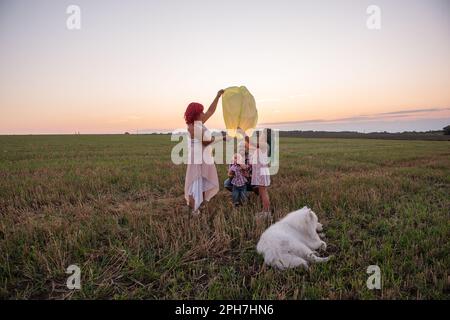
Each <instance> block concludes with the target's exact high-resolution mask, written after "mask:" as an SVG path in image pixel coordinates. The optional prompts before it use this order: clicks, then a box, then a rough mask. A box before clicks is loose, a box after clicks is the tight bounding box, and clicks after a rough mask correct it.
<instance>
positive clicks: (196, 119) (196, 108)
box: [184, 90, 224, 215]
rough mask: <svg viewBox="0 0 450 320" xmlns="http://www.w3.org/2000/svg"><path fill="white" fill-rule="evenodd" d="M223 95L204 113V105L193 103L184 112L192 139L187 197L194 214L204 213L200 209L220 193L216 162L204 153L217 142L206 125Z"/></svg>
mask: <svg viewBox="0 0 450 320" xmlns="http://www.w3.org/2000/svg"><path fill="white" fill-rule="evenodd" d="M223 92H224V90H219V92H217V95H216V97H215V99H214V101H213V102H212V103H211V106H210V107H209V108H208V110H207V111H206V112H203V109H204V108H203V105H201V104H200V103H196V102H192V103H190V104H189V106H188V107H187V109H186V112H185V113H184V119H185V120H186V124H187V129H188V136H189V146H188V165H187V170H186V180H185V184H184V197H185V199H186V202H187V204H188V205H189V207H190V208H191V209H192V213H193V214H194V215H198V214H200V210H199V207H200V205H201V204H202V202H203V201H209V200H211V198H212V197H214V196H215V195H216V193H217V192H218V191H219V179H218V177H217V170H216V166H215V164H214V160H213V158H212V155H211V154H210V153H209V152H204V150H205V147H206V146H208V145H209V144H211V143H213V142H214V137H211V133H210V132H209V131H208V129H207V128H206V127H205V125H204V123H205V122H206V121H207V120H208V119H209V118H210V117H211V116H212V115H213V114H214V112H215V111H216V108H217V103H218V102H219V98H220V97H221V95H222V94H223ZM204 153H205V154H204Z"/></svg>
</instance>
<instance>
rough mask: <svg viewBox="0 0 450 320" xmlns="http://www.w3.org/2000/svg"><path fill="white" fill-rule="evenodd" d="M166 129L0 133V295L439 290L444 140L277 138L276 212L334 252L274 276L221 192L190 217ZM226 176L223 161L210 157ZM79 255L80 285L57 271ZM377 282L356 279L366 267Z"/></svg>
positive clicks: (267, 295) (251, 295) (379, 294)
mask: <svg viewBox="0 0 450 320" xmlns="http://www.w3.org/2000/svg"><path fill="white" fill-rule="evenodd" d="M172 145H173V143H171V142H170V139H169V137H167V136H27V137H25V136H23V137H19V136H16V137H0V297H1V298H6V299H11V298H12V299H17V298H19V299H22V298H46V299H47V298H72V299H76V298H90V299H91V298H92V299H96V298H114V299H129V298H132V299H141V298H144V299H161V298H162V299H169V298H181V299H185V298H200V299H218V298H224V299H233V298H244V299H247V298H248V299H257V298H260V299H304V298H308V299H315V298H330V299H345V298H362V299H364V298H382V299H391V298H395V299H400V298H408V299H425V298H438V299H448V298H449V283H448V270H449V267H450V261H449V253H450V248H449V242H448V239H449V238H450V225H449V221H450V219H449V218H450V217H449V212H450V193H449V190H450V169H449V168H450V152H449V150H450V149H449V143H448V142H444V141H441V142H431V141H430V142H424V141H387V140H343V139H342V140H340V139H301V138H283V139H282V143H281V160H280V164H281V169H280V172H279V174H278V175H276V176H275V177H274V178H273V185H272V186H271V188H270V196H271V200H272V203H273V207H274V208H275V210H276V219H278V218H280V217H282V216H284V215H285V214H286V213H288V212H290V211H292V210H294V209H297V208H299V207H302V206H304V205H308V206H310V207H312V208H313V209H314V210H315V211H316V212H317V214H318V215H319V218H320V220H322V221H323V222H324V224H325V231H326V235H327V239H326V241H327V243H328V244H329V248H328V251H329V253H331V254H333V255H334V256H335V257H334V259H333V260H332V261H330V262H329V263H326V264H322V265H315V266H313V267H312V268H311V270H310V271H309V272H305V271H303V270H300V269H298V270H289V271H287V272H279V271H276V270H272V269H270V268H267V267H265V266H263V263H262V258H261V257H259V256H258V255H257V253H256V252H255V245H256V242H257V240H258V238H259V235H260V234H261V232H262V231H263V230H264V228H265V227H266V225H264V224H257V223H256V222H255V219H254V213H255V212H256V211H257V210H258V209H259V207H258V202H257V201H255V200H256V199H255V198H254V197H252V200H251V201H250V203H249V204H248V205H247V206H246V207H244V208H242V209H239V210H232V209H231V206H230V195H229V193H227V192H226V191H224V190H221V191H220V193H219V194H218V195H217V196H216V197H215V198H214V199H213V201H212V202H211V203H209V204H208V205H207V206H206V207H205V208H204V210H203V211H204V214H203V215H202V216H201V217H199V218H196V219H194V218H191V217H189V215H188V211H187V210H186V207H185V203H184V199H183V183H184V171H185V167H184V166H175V165H173V164H172V163H171V161H170V150H171V147H172ZM218 170H219V174H220V175H221V177H222V178H224V177H225V168H224V167H223V166H218ZM71 264H77V265H79V266H80V267H81V272H82V274H81V275H82V290H80V291H70V290H68V289H67V288H66V286H65V282H66V278H67V276H68V275H66V274H65V269H66V268H67V266H69V265H71ZM371 264H378V265H379V266H380V268H381V270H382V279H383V288H382V290H378V291H377V290H375V291H371V290H368V289H367V288H366V279H367V276H368V275H367V274H366V273H365V271H366V268H367V266H368V265H371Z"/></svg>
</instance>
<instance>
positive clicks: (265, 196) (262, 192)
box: [258, 186, 270, 212]
mask: <svg viewBox="0 0 450 320" xmlns="http://www.w3.org/2000/svg"><path fill="white" fill-rule="evenodd" d="M258 191H259V197H260V198H261V202H262V206H263V211H266V212H269V211H270V199H269V193H268V192H267V187H264V186H259V187H258Z"/></svg>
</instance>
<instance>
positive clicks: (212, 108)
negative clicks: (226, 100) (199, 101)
mask: <svg viewBox="0 0 450 320" xmlns="http://www.w3.org/2000/svg"><path fill="white" fill-rule="evenodd" d="M224 91H225V90H223V89H221V90H219V91H218V92H217V95H216V97H215V98H214V101H213V102H212V103H211V105H210V106H209V108H208V110H207V111H206V112H205V115H204V116H203V119H202V120H203V123H205V122H206V121H207V120H208V119H209V118H211V116H212V115H213V114H214V112H215V111H216V108H217V103H218V102H219V98H220V96H221V95H222V94H223V93H224Z"/></svg>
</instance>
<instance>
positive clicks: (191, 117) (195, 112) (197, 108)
mask: <svg viewBox="0 0 450 320" xmlns="http://www.w3.org/2000/svg"><path fill="white" fill-rule="evenodd" d="M202 112H203V105H202V104H200V103H197V102H191V103H189V105H188V107H187V108H186V112H185V113H184V120H186V123H187V124H192V123H194V121H195V120H197V119H198V116H199V115H200V114H201V113H202Z"/></svg>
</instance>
